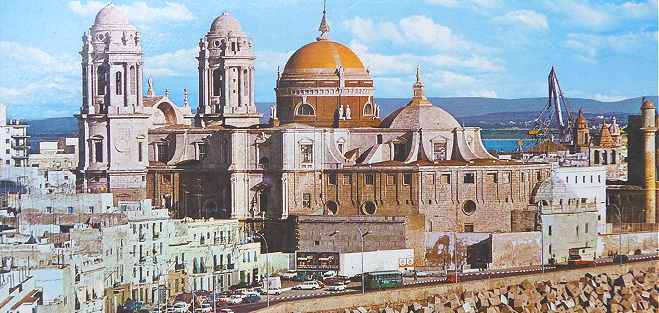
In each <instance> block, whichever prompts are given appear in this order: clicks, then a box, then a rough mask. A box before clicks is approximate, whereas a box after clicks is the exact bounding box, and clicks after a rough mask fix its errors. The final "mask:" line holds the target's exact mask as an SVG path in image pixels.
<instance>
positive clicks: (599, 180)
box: [597, 175, 602, 183]
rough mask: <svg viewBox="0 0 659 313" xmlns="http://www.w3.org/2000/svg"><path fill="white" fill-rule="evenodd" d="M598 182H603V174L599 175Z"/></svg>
mask: <svg viewBox="0 0 659 313" xmlns="http://www.w3.org/2000/svg"><path fill="white" fill-rule="evenodd" d="M597 182H598V183H601V182H602V175H597Z"/></svg>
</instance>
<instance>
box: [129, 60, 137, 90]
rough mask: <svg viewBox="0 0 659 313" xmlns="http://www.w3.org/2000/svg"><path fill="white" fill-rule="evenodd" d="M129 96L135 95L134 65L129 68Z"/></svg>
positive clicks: (135, 76) (135, 73)
mask: <svg viewBox="0 0 659 313" xmlns="http://www.w3.org/2000/svg"><path fill="white" fill-rule="evenodd" d="M130 94H131V95H135V94H137V71H136V70H135V65H131V66H130Z"/></svg>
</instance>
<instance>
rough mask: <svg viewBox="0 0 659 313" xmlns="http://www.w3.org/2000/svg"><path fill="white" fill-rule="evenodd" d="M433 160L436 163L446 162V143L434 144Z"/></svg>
mask: <svg viewBox="0 0 659 313" xmlns="http://www.w3.org/2000/svg"><path fill="white" fill-rule="evenodd" d="M432 158H433V160H435V161H442V160H446V142H435V143H433V144H432Z"/></svg>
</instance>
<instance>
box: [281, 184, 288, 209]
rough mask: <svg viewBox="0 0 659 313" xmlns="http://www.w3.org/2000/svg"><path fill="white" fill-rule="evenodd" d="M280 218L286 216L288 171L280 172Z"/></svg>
mask: <svg viewBox="0 0 659 313" xmlns="http://www.w3.org/2000/svg"><path fill="white" fill-rule="evenodd" d="M281 218H282V219H287V218H288V173H282V174H281Z"/></svg>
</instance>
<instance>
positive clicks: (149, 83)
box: [146, 77, 155, 97]
mask: <svg viewBox="0 0 659 313" xmlns="http://www.w3.org/2000/svg"><path fill="white" fill-rule="evenodd" d="M146 85H147V86H148V88H147V90H146V96H147V97H153V96H155V94H154V93H153V78H151V77H149V79H147V81H146Z"/></svg>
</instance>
